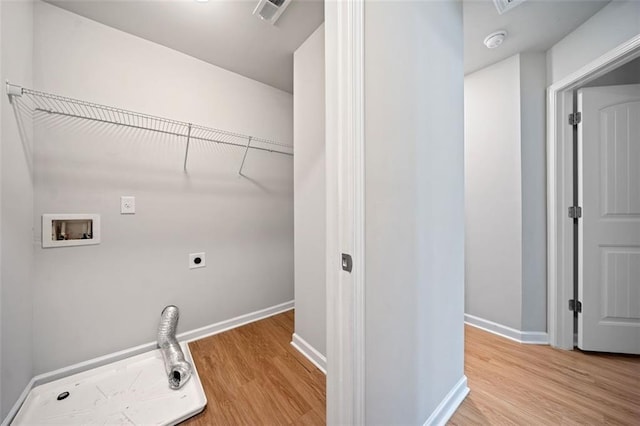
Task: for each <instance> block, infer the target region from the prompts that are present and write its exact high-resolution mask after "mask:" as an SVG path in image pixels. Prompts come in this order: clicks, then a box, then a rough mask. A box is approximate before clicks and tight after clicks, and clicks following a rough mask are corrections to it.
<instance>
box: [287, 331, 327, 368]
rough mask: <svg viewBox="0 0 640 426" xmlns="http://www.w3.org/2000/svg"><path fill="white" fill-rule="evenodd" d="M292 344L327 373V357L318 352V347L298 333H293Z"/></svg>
mask: <svg viewBox="0 0 640 426" xmlns="http://www.w3.org/2000/svg"><path fill="white" fill-rule="evenodd" d="M291 346H293V347H294V348H296V349H297V350H298V352H300V353H301V354H302V355H304V356H305V357H306V358H307V359H308V360H309V361H311V362H312V363H313V364H314V365H315V366H316V367H318V369H319V370H320V371H322V372H323V373H324V374H327V357H326V356H324V355H322V354H321V353H320V352H318V351H317V350H316V348H314V347H313V346H311V345H310V344H309V343H308V342H307V341H306V340H304V339H303V338H302V337H300V336H299V335H297V334H296V333H293V338H292V340H291Z"/></svg>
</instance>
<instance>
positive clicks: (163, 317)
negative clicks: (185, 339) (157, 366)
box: [158, 305, 191, 389]
mask: <svg viewBox="0 0 640 426" xmlns="http://www.w3.org/2000/svg"><path fill="white" fill-rule="evenodd" d="M178 317H179V313H178V307H177V306H173V305H169V306H167V307H166V308H164V309H163V310H162V313H161V314H160V326H159V327H158V347H159V348H160V352H161V353H162V358H164V367H165V369H166V370H167V376H168V378H169V387H171V389H180V388H181V387H182V386H183V385H184V384H185V383H186V382H187V380H189V377H191V364H189V363H188V362H187V361H185V359H184V354H183V353H182V349H181V348H180V344H179V343H178V341H177V340H176V328H178Z"/></svg>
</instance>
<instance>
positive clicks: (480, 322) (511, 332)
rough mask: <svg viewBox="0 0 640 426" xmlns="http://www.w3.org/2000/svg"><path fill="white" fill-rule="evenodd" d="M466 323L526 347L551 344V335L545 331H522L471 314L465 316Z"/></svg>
mask: <svg viewBox="0 0 640 426" xmlns="http://www.w3.org/2000/svg"><path fill="white" fill-rule="evenodd" d="M464 322H465V324H468V325H470V326H472V327H476V328H479V329H481V330H484V331H488V332H489V333H493V334H495V335H498V336H501V337H504V338H506V339H509V340H513V341H514V342H518V343H522V344H525V345H548V344H549V334H548V333H546V332H544V331H520V330H516V329H515V328H511V327H507V326H506V325H502V324H498V323H496V322H493V321H489V320H486V319H484V318H480V317H476V316H474V315H470V314H464Z"/></svg>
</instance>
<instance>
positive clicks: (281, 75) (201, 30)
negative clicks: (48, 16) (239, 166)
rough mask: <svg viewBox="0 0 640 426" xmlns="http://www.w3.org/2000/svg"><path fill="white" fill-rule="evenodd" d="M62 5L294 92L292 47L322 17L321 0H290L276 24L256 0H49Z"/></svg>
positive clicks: (298, 44)
mask: <svg viewBox="0 0 640 426" xmlns="http://www.w3.org/2000/svg"><path fill="white" fill-rule="evenodd" d="M48 2H49V3H51V4H55V5H56V6H59V7H61V8H63V9H66V10H69V11H71V12H74V13H77V14H78V15H81V16H84V17H87V18H89V19H93V20H94V21H98V22H100V23H103V24H105V25H108V26H110V27H113V28H117V29H119V30H122V31H125V32H127V33H130V34H133V35H136V36H138V37H142V38H144V39H147V40H150V41H153V42H155V43H158V44H161V45H163V46H166V47H170V48H172V49H175V50H178V51H180V52H183V53H186V54H187V55H190V56H193V57H196V58H198V59H201V60H203V61H205V62H209V63H211V64H214V65H217V66H219V67H222V68H225V69H227V70H229V71H233V72H236V73H238V74H241V75H244V76H245V77H249V78H252V79H254V80H257V81H261V82H263V83H266V84H268V85H271V86H273V87H276V88H278V89H281V90H284V91H287V92H292V91H293V52H294V51H295V50H296V49H297V48H298V47H299V46H300V45H301V44H302V43H303V42H304V41H305V40H306V39H307V37H309V35H311V33H312V32H313V31H314V30H315V29H316V28H318V26H320V24H321V23H322V22H323V21H324V3H323V2H322V0H293V1H292V2H291V4H290V5H289V7H287V9H286V10H285V12H284V14H283V15H282V16H281V17H280V19H279V20H278V22H277V23H276V25H275V26H273V25H271V24H268V23H266V22H263V21H261V20H260V19H259V18H257V17H255V16H253V15H252V12H253V9H254V8H255V6H256V5H257V4H258V0H209V1H208V2H206V3H200V2H196V1H194V0H172V1H148V0H142V1H139V0H137V1H136V0H128V1H113V0H48Z"/></svg>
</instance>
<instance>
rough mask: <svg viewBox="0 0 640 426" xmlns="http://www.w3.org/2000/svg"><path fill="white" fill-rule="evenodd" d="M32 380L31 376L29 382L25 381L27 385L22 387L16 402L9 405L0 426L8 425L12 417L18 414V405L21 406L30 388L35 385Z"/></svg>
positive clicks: (33, 379)
mask: <svg viewBox="0 0 640 426" xmlns="http://www.w3.org/2000/svg"><path fill="white" fill-rule="evenodd" d="M34 382H35V378H32V379H31V380H29V383H27V386H25V388H24V389H23V391H22V393H21V394H20V396H19V397H18V400H17V401H16V403H15V404H13V407H11V410H9V412H8V413H7V416H6V417H5V418H4V420H3V421H2V423H0V426H8V425H9V423H11V421H12V420H13V418H14V417H15V416H16V414H18V410H20V407H22V403H23V402H24V400H25V399H27V395H29V392H31V389H33V388H34V387H35V385H34Z"/></svg>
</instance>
